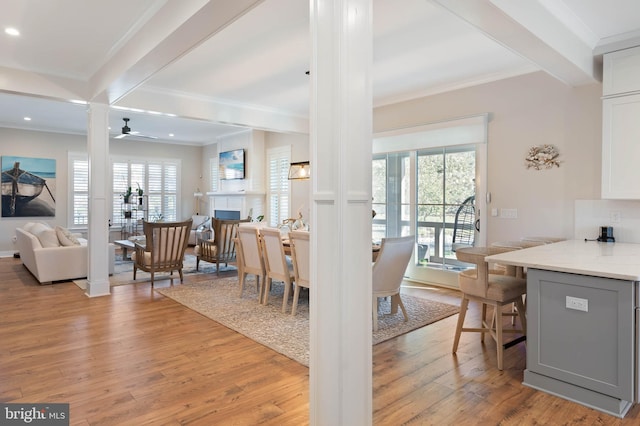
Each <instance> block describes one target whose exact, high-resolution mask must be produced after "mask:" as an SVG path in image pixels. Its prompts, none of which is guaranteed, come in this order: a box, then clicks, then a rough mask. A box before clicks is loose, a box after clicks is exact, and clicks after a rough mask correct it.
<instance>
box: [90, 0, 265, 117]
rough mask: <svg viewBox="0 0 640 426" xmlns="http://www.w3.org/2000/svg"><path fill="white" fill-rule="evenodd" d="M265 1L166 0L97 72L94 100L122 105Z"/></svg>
mask: <svg viewBox="0 0 640 426" xmlns="http://www.w3.org/2000/svg"><path fill="white" fill-rule="evenodd" d="M262 1H264V0H234V1H232V2H231V1H228V0H210V1H204V0H202V1H200V2H184V1H180V2H177V1H168V2H166V3H165V5H164V6H163V7H162V8H161V9H160V10H159V11H158V12H157V13H156V14H155V15H154V16H153V17H152V18H150V19H149V21H148V22H147V23H146V24H144V25H143V26H142V28H141V29H140V31H138V32H137V33H136V34H135V35H133V37H132V38H131V39H130V40H129V41H128V42H126V43H125V44H124V45H123V47H122V48H121V49H120V50H119V51H118V52H117V53H116V54H115V55H113V57H112V58H110V60H109V61H108V63H107V64H105V65H104V66H103V67H102V68H101V69H100V70H98V71H97V72H96V73H95V74H94V76H93V77H92V78H91V80H90V87H91V88H92V92H91V93H92V95H91V100H93V101H98V102H105V103H109V104H114V103H116V102H118V101H120V100H121V99H122V98H124V97H125V96H126V95H127V94H128V93H130V92H131V91H133V90H134V89H136V88H137V87H139V86H140V85H141V84H143V83H144V82H145V81H147V80H148V79H149V78H151V77H152V76H153V75H154V74H156V73H157V72H159V71H160V70H162V69H163V68H165V67H166V66H168V65H169V64H171V63H172V62H174V61H176V60H178V59H179V58H180V57H182V56H183V55H185V54H187V53H188V52H189V51H191V50H192V49H194V48H196V47H197V46H199V45H200V44H201V43H202V42H204V41H206V40H207V39H209V38H210V37H212V36H213V35H215V34H216V33H217V32H218V31H220V30H221V29H223V28H225V27H226V26H227V25H229V24H230V23H231V22H233V21H235V20H236V19H238V18H239V17H240V16H242V15H243V14H245V13H247V12H248V11H249V10H251V9H252V8H253V7H255V6H256V5H258V4H259V3H261V2H262ZM203 2H204V6H202V3H203ZM194 5H195V7H194ZM186 6H191V8H188V7H187V8H186Z"/></svg>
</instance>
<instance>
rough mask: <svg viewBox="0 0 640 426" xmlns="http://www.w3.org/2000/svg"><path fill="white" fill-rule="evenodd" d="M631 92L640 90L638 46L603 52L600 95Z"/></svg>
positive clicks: (639, 53)
mask: <svg viewBox="0 0 640 426" xmlns="http://www.w3.org/2000/svg"><path fill="white" fill-rule="evenodd" d="M633 92H640V46H639V47H633V48H631V49H624V50H618V51H616V52H611V53H607V54H605V55H604V58H603V70H602V96H605V97H607V96H615V95H624V94H627V93H633Z"/></svg>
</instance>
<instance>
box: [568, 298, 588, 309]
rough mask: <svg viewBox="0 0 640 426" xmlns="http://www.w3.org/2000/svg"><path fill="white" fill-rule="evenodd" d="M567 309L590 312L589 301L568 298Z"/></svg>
mask: <svg viewBox="0 0 640 426" xmlns="http://www.w3.org/2000/svg"><path fill="white" fill-rule="evenodd" d="M566 307H567V309H575V310H576V311H583V312H589V300H588V299H580V298H578V297H571V296H567V303H566Z"/></svg>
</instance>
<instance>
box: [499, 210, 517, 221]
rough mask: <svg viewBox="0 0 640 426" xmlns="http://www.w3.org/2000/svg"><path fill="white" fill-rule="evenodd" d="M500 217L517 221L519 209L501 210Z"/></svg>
mask: <svg viewBox="0 0 640 426" xmlns="http://www.w3.org/2000/svg"><path fill="white" fill-rule="evenodd" d="M500 217H501V218H503V219H517V218H518V209H500Z"/></svg>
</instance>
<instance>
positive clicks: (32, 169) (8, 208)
mask: <svg viewBox="0 0 640 426" xmlns="http://www.w3.org/2000/svg"><path fill="white" fill-rule="evenodd" d="M1 167H2V217H31V216H36V217H37V216H55V215H56V198H55V192H56V160H54V159H50V158H29V157H15V156H9V155H5V156H2V161H1Z"/></svg>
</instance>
